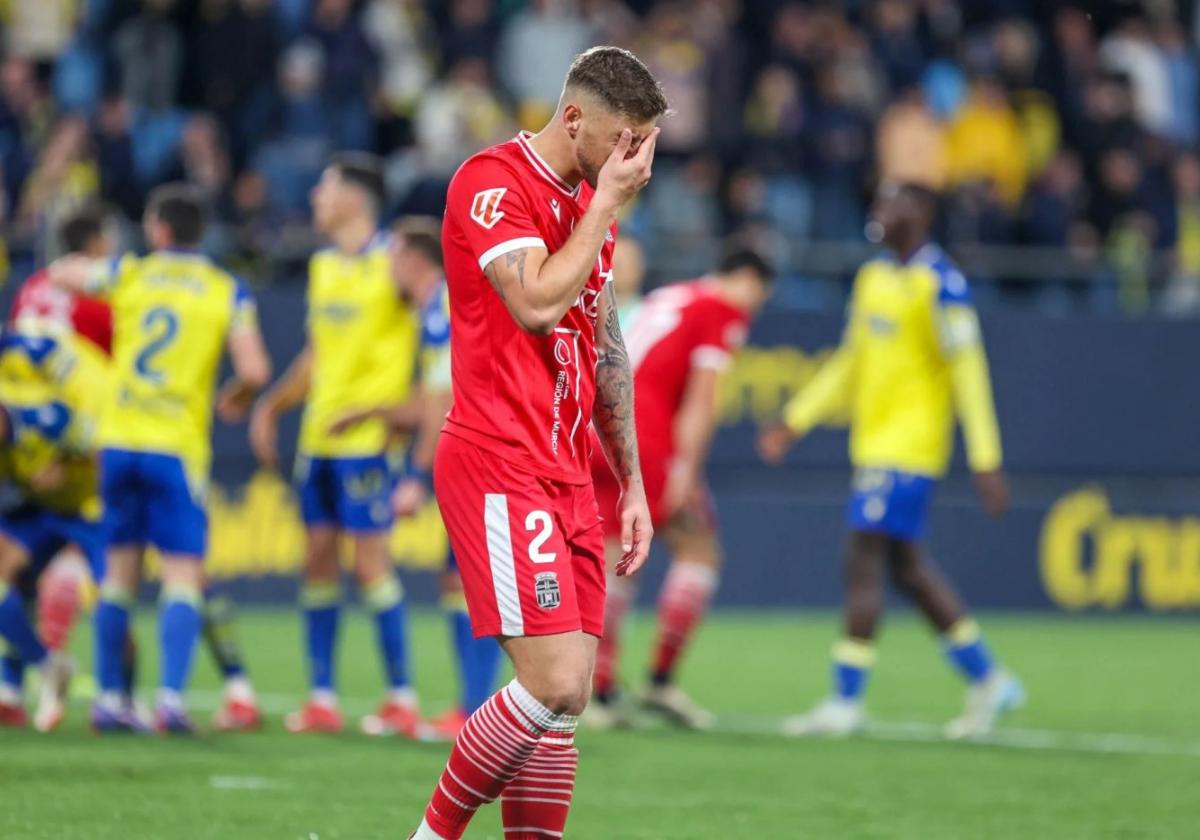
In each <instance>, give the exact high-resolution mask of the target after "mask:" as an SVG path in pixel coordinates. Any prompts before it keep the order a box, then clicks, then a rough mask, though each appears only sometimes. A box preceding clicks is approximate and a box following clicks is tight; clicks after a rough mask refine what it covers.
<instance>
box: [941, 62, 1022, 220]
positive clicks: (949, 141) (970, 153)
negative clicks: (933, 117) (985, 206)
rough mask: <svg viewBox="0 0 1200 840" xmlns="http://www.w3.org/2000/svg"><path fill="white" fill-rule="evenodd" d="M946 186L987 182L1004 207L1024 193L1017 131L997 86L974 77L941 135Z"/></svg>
mask: <svg viewBox="0 0 1200 840" xmlns="http://www.w3.org/2000/svg"><path fill="white" fill-rule="evenodd" d="M946 152H947V161H946V162H947V177H948V183H949V184H950V185H951V186H954V185H958V184H965V183H971V182H976V181H988V182H990V183H991V184H993V185H994V186H995V190H996V194H997V195H998V196H999V197H1000V198H1001V199H1002V200H1003V201H1004V203H1005V204H1006V205H1008V206H1009V207H1015V206H1016V205H1017V203H1018V202H1020V200H1021V196H1022V195H1023V194H1024V191H1025V180H1026V176H1027V163H1026V150H1025V142H1024V138H1023V137H1022V135H1021V127H1020V124H1019V123H1018V122H1017V118H1016V115H1015V114H1014V113H1013V110H1012V107H1011V106H1010V104H1009V100H1008V95H1007V93H1006V92H1005V90H1004V88H1003V87H1002V86H1001V85H1000V83H999V81H998V80H997V79H996V78H995V77H993V76H989V75H979V76H977V77H976V78H975V79H973V80H972V82H971V90H970V93H969V95H968V97H967V101H966V102H964V103H963V105H962V107H961V108H960V109H959V111H958V113H957V114H956V115H955V117H954V119H953V120H952V121H951V123H950V126H949V130H948V132H947V135H946Z"/></svg>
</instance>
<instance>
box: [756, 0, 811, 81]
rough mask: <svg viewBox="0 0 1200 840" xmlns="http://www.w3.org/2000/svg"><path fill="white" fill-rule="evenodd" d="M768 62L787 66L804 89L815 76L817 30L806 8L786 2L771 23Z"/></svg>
mask: <svg viewBox="0 0 1200 840" xmlns="http://www.w3.org/2000/svg"><path fill="white" fill-rule="evenodd" d="M769 35H770V39H771V41H770V54H769V56H768V57H769V58H770V60H772V61H774V62H776V63H779V64H783V65H785V66H787V67H790V68H791V69H792V70H793V71H794V72H795V73H796V74H797V75H798V76H799V77H800V79H801V80H802V81H803V82H804V84H805V85H806V86H807V85H808V84H810V83H811V82H812V80H813V79H814V78H815V76H816V58H815V55H814V54H815V53H816V51H817V47H816V41H817V37H818V32H817V27H816V26H815V24H814V20H813V14H812V12H811V11H810V10H809V8H808V7H807V6H805V5H802V4H800V3H789V4H787V5H785V6H784V7H783V8H781V9H780V10H779V13H778V14H777V15H776V16H775V19H774V21H773V22H772V24H771V27H770V31H769Z"/></svg>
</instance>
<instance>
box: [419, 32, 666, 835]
mask: <svg viewBox="0 0 1200 840" xmlns="http://www.w3.org/2000/svg"><path fill="white" fill-rule="evenodd" d="M666 111H667V103H666V99H665V97H664V96H663V93H662V89H661V88H660V87H659V85H658V83H657V82H655V80H654V78H653V76H651V75H650V72H649V71H648V70H647V69H646V67H645V65H643V64H642V63H641V62H640V61H639V60H638V59H637V58H636V57H635V56H634V55H633V54H632V53H630V52H628V51H626V50H622V49H618V48H615V47H597V48H594V49H591V50H588V51H587V52H585V53H583V54H582V55H580V56H578V57H577V58H576V59H575V61H574V62H573V63H572V65H571V69H570V71H569V73H568V75H567V81H566V85H565V86H564V88H563V93H562V97H561V99H560V100H559V104H558V108H557V110H556V111H555V114H554V117H553V118H552V119H551V121H550V122H549V123H548V124H547V125H546V127H545V128H543V129H542V130H541V131H540V132H538V133H537V134H524V133H523V134H521V135H520V136H518V137H516V138H515V139H513V140H511V141H509V142H508V143H502V144H501V145H499V146H494V147H492V148H491V149H487V150H485V151H483V152H481V153H479V154H478V155H475V156H474V157H472V158H471V159H470V160H468V161H467V162H466V163H465V164H463V166H462V168H461V169H459V171H458V172H457V173H456V174H455V176H454V178H453V180H452V181H451V183H450V187H449V191H448V194H447V204H446V216H445V220H444V222H443V225H442V243H443V251H444V256H445V261H446V283H447V286H448V289H449V295H450V333H451V339H450V353H451V366H452V379H453V384H454V407H453V408H452V409H451V411H450V415H449V417H448V418H447V420H446V426H445V428H444V429H443V430H442V434H441V436H440V437H439V438H438V447H437V455H436V458H435V460H434V489H435V493H436V495H437V501H438V506H439V508H440V510H441V513H442V518H443V520H444V521H445V523H446V531H447V533H448V534H449V536H450V544H451V546H452V547H453V549H454V555H455V557H456V558H457V560H458V563H459V569H460V572H461V575H462V581H463V589H464V593H465V595H466V599H467V608H468V611H469V612H470V617H471V625H472V629H473V630H474V633H475V635H476V636H496V637H498V638H499V639H500V645H501V646H502V647H503V649H504V652H505V653H506V654H508V656H509V658H510V659H511V660H512V662H513V668H514V670H515V672H516V678H515V679H514V680H513V681H512V682H510V683H509V684H508V685H507V686H505V687H504V688H502V689H501V690H500V691H499V692H497V693H496V694H494V695H492V697H491V698H490V699H489V700H488V701H487V702H486V703H484V704H483V705H482V706H480V707H479V708H478V709H477V710H475V712H474V713H473V714H472V715H471V716H470V717H469V718H468V719H467V721H466V723H465V724H464V725H463V728H462V731H461V732H460V733H459V736H458V739H457V740H456V741H455V744H454V749H453V750H452V752H451V754H450V759H449V761H448V762H447V765H446V770H445V772H444V773H443V774H442V777H441V779H440V780H439V781H438V784H437V786H436V787H435V788H434V791H433V797H432V799H431V800H430V802H429V806H428V807H427V808H426V810H425V818H424V820H422V822H421V825H420V826H419V827H418V828H417V831H416V833H415V834H414V835H413V836H414V837H415V838H417V840H457V838H459V837H462V836H463V833H464V832H465V831H466V829H467V824H468V823H469V822H470V820H471V818H472V817H473V816H474V815H475V812H476V810H477V809H478V808H479V807H480V806H482V805H484V804H486V803H488V802H492V801H494V800H496V799H501V817H502V820H503V823H504V835H505V837H508V838H513V840H518V838H525V837H529V838H533V837H562V836H563V830H564V826H565V825H566V821H567V813H568V811H569V810H570V807H571V798H572V795H573V791H574V786H575V768H576V765H577V763H578V755H579V754H578V753H577V752H576V751H575V747H574V736H575V725H576V721H577V718H578V715H579V713H580V712H581V711H583V708H584V706H585V705H587V701H588V696H589V694H590V689H591V685H590V683H591V674H592V667H593V664H594V662H595V657H596V643H597V640H598V638H599V636H600V634H601V631H602V629H603V620H604V541H603V527H602V524H601V515H603V516H606V517H607V516H616V517H617V518H619V519H620V521H621V523H622V528H621V534H622V543H623V550H624V557H623V559H622V561H621V564H620V566H619V567H618V573H619V574H629V573H633V572H635V571H637V569H638V568H639V567H640V566H641V565H642V563H643V562H645V559H646V555H647V553H648V551H649V548H650V538H651V534H652V531H653V529H652V527H651V524H650V512H649V510H648V507H647V504H646V493H645V490H644V489H643V487H642V478H641V468H640V465H639V462H638V447H637V437H636V431H635V428H634V420H633V375H632V373H631V371H630V367H629V356H628V354H627V351H626V349H625V342H624V340H623V338H622V337H621V328H620V326H619V324H618V322H617V310H616V302H615V298H614V294H613V285H612V258H613V246H614V244H615V241H616V216H617V212H618V211H619V210H620V209H621V207H622V206H623V205H624V204H625V203H626V202H628V201H629V200H630V199H631V198H633V196H634V195H636V194H637V193H638V191H639V190H641V189H642V187H644V186H645V185H646V184H647V183H648V182H649V180H650V169H651V163H652V161H653V158H654V145H655V139H656V138H657V136H658V129H657V128H656V127H655V124H656V122H657V121H658V118H659V117H661V116H662V115H663V114H664V113H665V112H666ZM593 424H594V426H595V429H596V433H597V435H598V436H599V439H600V442H601V445H602V446H603V448H604V450H605V452H606V453H607V455H608V458H609V462H610V463H611V464H612V467H613V470H614V472H616V473H617V476H618V480H619V482H620V484H621V489H622V494H621V501H620V507H619V509H618V510H606V511H603V512H602V511H601V510H600V509H599V507H598V506H597V504H596V496H595V493H594V491H593V489H592V477H591V471H590V469H589V464H590V460H591V458H590V456H591V438H590V433H589V430H588V427H589V425H593Z"/></svg>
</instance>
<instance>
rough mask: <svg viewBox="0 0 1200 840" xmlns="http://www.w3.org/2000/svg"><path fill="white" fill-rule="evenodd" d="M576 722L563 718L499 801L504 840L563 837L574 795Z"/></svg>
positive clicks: (534, 752)
mask: <svg viewBox="0 0 1200 840" xmlns="http://www.w3.org/2000/svg"><path fill="white" fill-rule="evenodd" d="M575 723H576V718H574V717H573V716H569V715H561V716H560V717H559V720H558V722H557V723H555V724H554V725H553V726H552V727H550V729H547V730H546V734H544V735H543V736H542V740H540V741H538V745H537V748H536V749H535V750H534V751H533V755H531V756H530V757H529V761H527V762H526V763H525V766H524V767H523V768H521V772H520V773H518V774H517V775H516V777H515V778H514V779H513V780H512V781H511V782H509V783H508V787H506V788H505V789H504V793H503V794H501V797H500V812H501V817H502V819H503V821H504V840H545V838H547V837H562V836H563V829H564V828H565V827H566V824H567V814H569V813H570V811H571V795H572V794H573V793H574V792H575V772H576V770H577V769H578V767H579V750H577V749H575Z"/></svg>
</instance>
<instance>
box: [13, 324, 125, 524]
mask: <svg viewBox="0 0 1200 840" xmlns="http://www.w3.org/2000/svg"><path fill="white" fill-rule="evenodd" d="M89 349H90V345H89V343H88V342H86V341H81V340H79V339H77V338H76V337H74V336H73V335H72V334H70V333H69V332H67V333H63V334H60V335H51V334H42V335H35V334H29V333H28V332H25V331H17V330H9V331H6V332H5V333H4V335H3V336H2V337H0V401H2V402H3V404H4V405H5V406H6V407H7V410H8V413H9V415H10V426H11V428H10V434H9V439H8V441H7V446H6V447H5V450H6V451H5V456H4V458H5V464H4V473H5V475H6V477H7V478H9V480H11V481H12V482H13V483H14V484H16V485H17V486H18V489H19V490H20V492H21V493H22V495H23V496H24V498H25V500H26V501H27V502H28V503H30V504H32V505H36V506H38V507H41V508H45V509H48V510H52V511H55V512H57V513H60V514H65V515H79V516H82V517H84V518H89V519H95V518H97V517H98V516H99V513H100V501H99V496H98V479H97V467H96V459H95V454H96V448H97V419H98V417H99V414H100V411H101V410H102V407H103V404H104V401H105V400H106V399H107V394H108V390H109V385H110V380H109V377H108V373H109V371H108V365H107V363H106V361H105V359H104V356H103V354H102V353H99V352H98V351H97V352H96V353H94V354H92V353H89V352H88V351H89ZM56 461H57V462H59V463H61V465H62V467H63V468H64V470H65V479H64V481H63V482H62V484H61V485H60V486H58V487H56V488H54V489H53V490H35V489H34V488H33V487H32V484H31V479H32V478H33V476H35V475H37V474H38V473H39V472H41V471H42V470H44V469H45V468H46V467H47V466H49V465H50V464H52V463H54V462H56Z"/></svg>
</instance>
